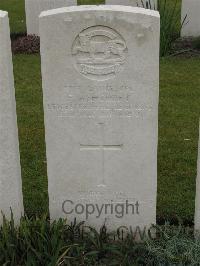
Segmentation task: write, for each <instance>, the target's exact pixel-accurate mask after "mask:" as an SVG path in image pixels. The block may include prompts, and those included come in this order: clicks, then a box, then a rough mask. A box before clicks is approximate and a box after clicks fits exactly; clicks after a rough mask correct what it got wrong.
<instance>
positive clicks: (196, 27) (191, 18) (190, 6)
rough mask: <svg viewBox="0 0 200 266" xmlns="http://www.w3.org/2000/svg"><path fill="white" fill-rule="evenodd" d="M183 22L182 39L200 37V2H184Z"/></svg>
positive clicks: (186, 0) (194, 0) (193, 0)
mask: <svg viewBox="0 0 200 266" xmlns="http://www.w3.org/2000/svg"><path fill="white" fill-rule="evenodd" d="M181 14H182V15H181V20H182V22H183V21H184V23H183V27H182V31H181V36H182V37H190V36H191V37H198V36H200V15H199V14H200V1H199V0H182V12H181Z"/></svg>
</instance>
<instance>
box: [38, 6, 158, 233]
mask: <svg viewBox="0 0 200 266" xmlns="http://www.w3.org/2000/svg"><path fill="white" fill-rule="evenodd" d="M40 38H41V58H42V79H43V95H44V112H45V132H46V149H47V167H48V183H49V185H48V186H49V187H48V189H49V208H50V216H51V219H52V220H54V219H58V218H59V217H63V218H64V217H67V218H68V220H69V221H73V219H74V218H75V217H77V220H78V221H82V220H86V221H87V223H89V224H90V225H92V226H95V227H96V228H99V227H100V226H102V225H103V223H104V222H105V224H106V226H108V228H109V229H116V228H117V227H118V226H121V225H124V226H134V228H135V226H141V227H143V226H147V227H149V226H150V225H151V224H152V223H155V222H156V194H157V193H156V192H157V140H158V98H159V13H158V12H156V11H151V10H147V9H138V8H134V7H127V6H123V7H122V6H106V5H103V6H79V7H69V8H62V9H57V10H50V11H47V12H43V13H42V14H41V16H40ZM149 51H151V52H149ZM144 73H145V74H144Z"/></svg>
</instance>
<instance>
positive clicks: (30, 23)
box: [25, 0, 77, 36]
mask: <svg viewBox="0 0 200 266" xmlns="http://www.w3.org/2000/svg"><path fill="white" fill-rule="evenodd" d="M74 5H77V0H25V9H26V27H27V34H29V35H37V36H39V15H40V13H41V12H42V11H44V10H49V9H55V8H59V7H66V6H74Z"/></svg>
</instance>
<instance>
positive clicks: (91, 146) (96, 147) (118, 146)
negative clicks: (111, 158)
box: [80, 123, 123, 187]
mask: <svg viewBox="0 0 200 266" xmlns="http://www.w3.org/2000/svg"><path fill="white" fill-rule="evenodd" d="M99 125H100V130H101V138H102V140H101V144H89V145H85V144H80V150H81V151H84V150H88V151H91V150H98V151H101V172H102V174H101V180H100V182H99V183H100V184H99V185H98V187H105V186H106V182H105V151H109V150H110V151H119V150H122V147H123V144H116V145H113V144H111V145H110V144H105V127H104V123H99Z"/></svg>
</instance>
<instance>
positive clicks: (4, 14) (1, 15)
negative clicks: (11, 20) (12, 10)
mask: <svg viewBox="0 0 200 266" xmlns="http://www.w3.org/2000/svg"><path fill="white" fill-rule="evenodd" d="M7 16H8V12H6V11H2V10H0V18H4V17H7Z"/></svg>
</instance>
